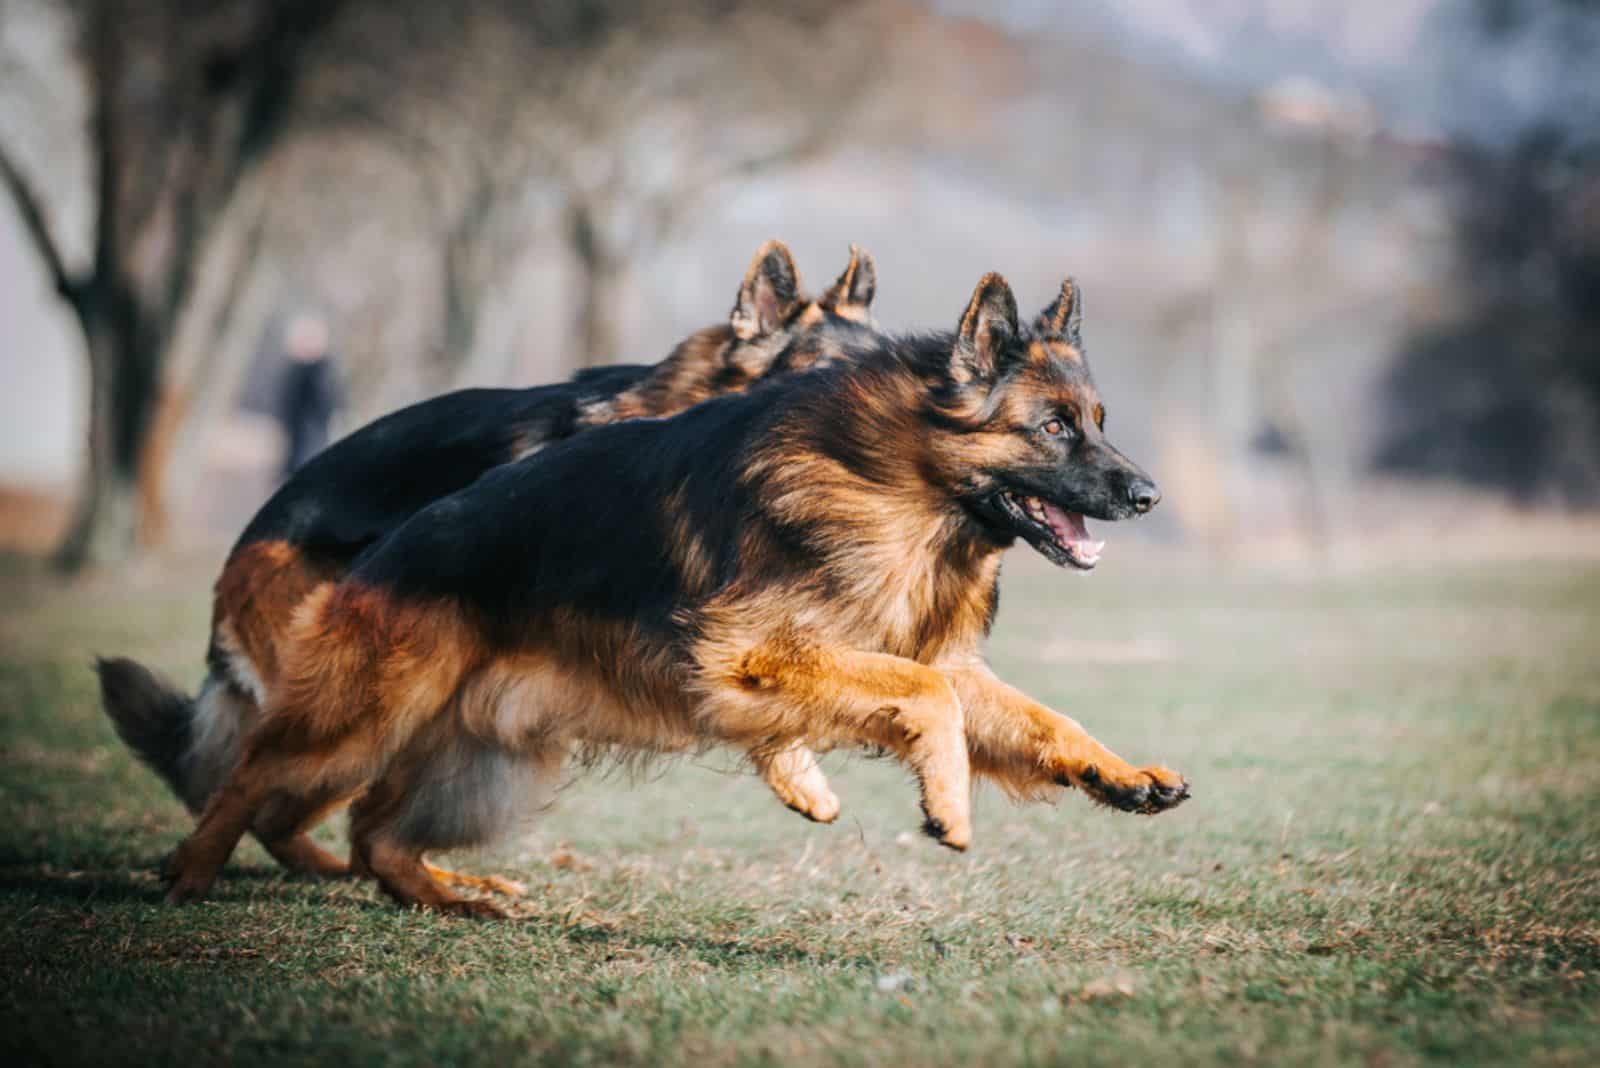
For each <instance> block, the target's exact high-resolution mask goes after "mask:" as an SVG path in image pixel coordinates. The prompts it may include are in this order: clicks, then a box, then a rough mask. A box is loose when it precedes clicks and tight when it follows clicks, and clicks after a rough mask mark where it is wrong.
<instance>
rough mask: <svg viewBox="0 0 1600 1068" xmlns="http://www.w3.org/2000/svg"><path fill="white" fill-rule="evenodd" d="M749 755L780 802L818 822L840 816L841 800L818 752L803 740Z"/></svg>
mask: <svg viewBox="0 0 1600 1068" xmlns="http://www.w3.org/2000/svg"><path fill="white" fill-rule="evenodd" d="M750 758H751V759H752V760H753V761H754V762H755V765H756V770H757V771H759V772H760V773H761V778H762V780H763V781H764V782H765V783H766V784H767V788H768V789H770V790H771V791H772V792H773V793H774V794H776V795H777V796H778V800H779V801H782V802H783V803H784V804H785V805H788V806H789V807H790V808H792V809H794V810H795V811H796V812H798V813H800V815H802V816H804V817H805V818H806V819H808V820H816V821H817V822H818V823H832V822H833V821H834V820H836V819H838V818H839V799H838V798H837V797H836V796H834V793H833V789H832V788H831V787H830V786H829V785H828V777H827V776H826V775H824V774H823V773H822V766H821V765H820V764H818V763H817V754H815V753H813V752H812V751H811V750H810V748H809V747H807V746H806V745H805V744H804V743H802V742H799V741H793V742H790V743H789V744H788V745H786V746H784V747H783V748H781V749H779V750H777V751H775V752H767V751H766V750H764V749H763V750H757V751H756V752H754V753H752V754H750Z"/></svg>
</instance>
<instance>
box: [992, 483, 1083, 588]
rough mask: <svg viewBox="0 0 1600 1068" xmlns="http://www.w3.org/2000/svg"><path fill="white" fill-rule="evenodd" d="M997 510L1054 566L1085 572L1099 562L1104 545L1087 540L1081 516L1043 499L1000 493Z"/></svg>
mask: <svg viewBox="0 0 1600 1068" xmlns="http://www.w3.org/2000/svg"><path fill="white" fill-rule="evenodd" d="M999 500H1000V507H1001V509H1002V510H1003V511H1004V512H1005V514H1006V516H1007V517H1008V518H1009V519H1010V520H1011V523H1012V525H1013V526H1014V527H1016V530H1017V533H1019V534H1021V535H1022V536H1023V537H1024V538H1026V539H1027V540H1028V544H1029V545H1032V546H1033V547H1034V548H1035V549H1038V550H1039V552H1040V554H1041V555H1042V556H1044V558H1045V559H1046V560H1049V561H1050V562H1051V563H1053V564H1057V565H1065V564H1071V565H1072V566H1073V567H1076V568H1078V569H1079V570H1082V571H1088V570H1089V569H1090V568H1092V567H1094V565H1095V564H1098V563H1099V562H1100V553H1101V551H1102V550H1104V549H1105V547H1106V543H1105V542H1103V541H1096V540H1095V539H1093V538H1091V537H1089V528H1088V527H1086V526H1085V525H1084V522H1083V516H1081V515H1079V514H1078V513H1077V512H1069V511H1067V510H1066V509H1064V508H1060V507H1057V506H1056V505H1054V504H1051V503H1050V502H1049V501H1047V500H1045V499H1044V498H1042V497H1030V496H1028V495H1026V494H1022V493H1013V492H1012V491H1011V490H1003V491H1002V492H1001V493H1000V497H999Z"/></svg>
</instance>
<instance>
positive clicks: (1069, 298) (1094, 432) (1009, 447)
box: [928, 274, 1160, 570]
mask: <svg viewBox="0 0 1600 1068" xmlns="http://www.w3.org/2000/svg"><path fill="white" fill-rule="evenodd" d="M1082 320H1083V307H1082V297H1081V295H1080V293H1079V291H1078V287H1077V286H1076V285H1074V284H1073V282H1072V281H1071V280H1070V279H1069V280H1067V281H1066V282H1064V283H1063V284H1062V286H1061V292H1060V295H1059V296H1057V298H1056V299H1055V301H1054V302H1053V303H1051V304H1050V306H1049V307H1047V308H1045V310H1044V311H1043V312H1041V313H1040V315H1039V317H1038V318H1037V319H1035V320H1034V322H1033V323H1032V324H1030V325H1027V326H1024V325H1022V324H1021V323H1019V322H1018V319H1017V303H1016V299H1015V298H1014V297H1013V296H1012V293H1011V287H1010V286H1008V285H1007V284H1006V282H1005V279H1003V278H1001V277H1000V276H999V275H997V274H989V275H985V276H984V278H983V280H982V281H981V282H979V283H978V288H977V290H976V291H975V292H974V293H973V295H972V300H971V302H970V303H969V304H968V305H967V309H966V311H965V313H963V315H962V317H961V323H960V326H959V327H958V329H957V331H956V334H955V337H954V339H953V343H952V344H951V345H950V346H949V347H948V348H947V349H944V350H942V352H941V360H940V365H939V366H938V367H936V368H934V369H932V371H931V380H932V384H931V392H930V397H931V400H932V403H931V405H930V407H929V412H928V414H929V418H931V419H933V420H934V422H935V424H936V425H937V426H940V427H941V428H944V429H947V430H948V432H947V433H937V434H935V435H933V440H934V441H935V442H936V443H937V445H936V449H937V452H936V456H937V468H938V470H939V471H940V473H941V477H942V480H943V481H944V482H945V483H946V485H947V486H948V487H949V488H950V490H951V492H952V494H953V495H954V496H955V497H956V498H957V500H959V501H960V503H961V505H962V507H963V508H964V509H965V510H966V512H967V514H968V515H969V516H970V517H971V519H972V520H973V521H974V522H975V523H976V524H977V525H978V526H979V527H980V528H982V530H983V531H985V532H986V533H987V534H988V535H990V536H991V537H993V538H994V539H995V540H997V541H1000V542H1001V543H1003V544H1009V543H1010V541H1011V540H1012V539H1013V538H1018V537H1020V538H1023V539H1024V540H1026V541H1027V542H1028V544H1030V545H1032V546H1033V547H1034V548H1035V549H1037V550H1038V551H1039V552H1040V553H1041V554H1042V555H1043V556H1044V557H1045V558H1046V559H1048V560H1050V561H1051V562H1052V563H1055V564H1058V565H1063V566H1065V565H1068V564H1070V565H1072V566H1073V567H1076V568H1080V569H1082V570H1088V569H1089V568H1092V567H1094V565H1095V564H1096V563H1098V562H1099V559H1100V552H1101V550H1102V548H1104V542H1101V541H1096V540H1095V539H1093V538H1091V537H1090V536H1089V532H1088V529H1087V528H1086V527H1085V525H1084V519H1085V517H1089V518H1093V519H1107V520H1116V519H1127V518H1129V517H1131V516H1135V515H1141V514H1143V513H1145V512H1148V511H1149V510H1150V509H1151V508H1153V507H1155V504H1156V502H1157V501H1158V500H1160V493H1159V491H1158V490H1157V489H1156V484H1155V482H1153V481H1152V480H1151V478H1150V476H1149V475H1147V474H1145V472H1144V471H1142V470H1141V469H1140V468H1139V467H1138V466H1137V465H1136V464H1134V463H1133V462H1132V461H1131V460H1129V459H1128V458H1127V457H1126V456H1124V455H1122V453H1120V452H1118V451H1117V450H1116V448H1115V447H1113V446H1112V444H1111V442H1110V441H1108V440H1107V439H1106V433H1105V425H1106V411H1105V406H1104V405H1103V404H1102V403H1101V401H1100V394H1099V392H1098V391H1097V390H1096V389H1095V385H1094V379H1093V378H1092V377H1091V376H1090V374H1089V365H1088V363H1087V361H1086V360H1085V357H1084V349H1083V336H1082V325H1083V322H1082Z"/></svg>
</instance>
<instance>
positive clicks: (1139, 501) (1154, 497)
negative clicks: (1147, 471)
mask: <svg viewBox="0 0 1600 1068" xmlns="http://www.w3.org/2000/svg"><path fill="white" fill-rule="evenodd" d="M1160 500H1161V491H1160V490H1158V489H1156V484H1155V483H1154V482H1151V481H1150V480H1149V479H1147V478H1136V479H1134V480H1133V485H1131V486H1129V487H1128V503H1129V504H1131V505H1133V510H1134V511H1135V512H1139V513H1140V514H1143V513H1145V512H1148V511H1149V510H1150V509H1152V508H1154V507H1155V506H1156V502H1158V501H1160Z"/></svg>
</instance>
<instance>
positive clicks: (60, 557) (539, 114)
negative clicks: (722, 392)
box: [0, 0, 1600, 568]
mask: <svg viewBox="0 0 1600 1068" xmlns="http://www.w3.org/2000/svg"><path fill="white" fill-rule="evenodd" d="M1597 57H1600V4H1596V3H1594V2H1591V0H1455V2H1448V0H1343V2H1338V3H1335V2H1332V0H1079V2H1072V3H1067V2H1063V3H1047V2H1043V0H995V2H990V3H977V2H966V0H944V2H938V3H931V4H917V3H911V2H908V0H881V2H876V0H847V2H831V0H797V2H786V3H737V2H732V0H681V2H674V3H647V2H629V0H592V2H583V0H552V2H545V3H514V2H511V0H473V2H462V3H458V4H438V3H431V2H430V3H420V2H411V0H319V2H307V0H276V2H274V0H215V2H211V3H195V2H190V0H81V2H71V0H0V549H10V550H21V551H26V552H29V553H39V554H51V555H53V556H54V558H55V559H56V560H57V561H58V562H60V563H61V564H63V565H64V566H66V567H68V568H76V567H80V566H82V565H84V564H88V563H101V562H114V561H119V560H123V559H126V558H127V557H129V556H130V555H135V554H140V553H148V552H150V551H151V550H154V549H163V550H167V549H171V550H180V549H183V548H185V547H194V546H214V545H216V544H217V543H225V542H227V541H228V540H230V539H231V538H232V537H233V536H234V534H235V533H236V532H237V530H238V529H239V527H240V526H241V525H242V524H243V522H244V521H245V520H246V519H248V517H249V516H250V514H251V513H252V512H253V511H254V509H255V508H256V507H257V506H258V505H259V503H260V502H261V500H262V499H263V498H264V496H265V495H266V494H267V493H268V492H270V490H271V488H272V487H273V485H274V484H275V480H276V479H277V478H278V477H280V472H281V470H282V468H283V464H284V457H285V455H286V453H287V452H288V451H289V450H291V449H303V448H305V447H308V446H307V445H306V442H307V441H308V440H309V441H310V442H311V443H312V444H313V445H314V444H315V443H316V441H317V440H318V439H317V438H316V435H315V434H313V435H312V436H311V437H310V438H309V439H307V438H305V437H304V436H299V437H297V436H296V435H297V434H298V433H299V431H297V430H296V429H295V427H294V425H293V424H294V421H293V420H292V419H291V420H288V421H286V420H285V419H284V418H283V415H284V411H285V405H286V404H287V403H288V402H286V401H285V397H286V396H289V395H290V394H291V393H293V394H295V395H297V396H302V401H297V402H294V403H295V404H302V403H312V404H313V405H314V406H320V407H322V408H325V409H327V410H329V411H332V412H334V415H333V427H332V432H333V433H334V434H335V435H337V434H338V433H339V432H340V431H341V430H348V429H351V428H353V427H355V426H357V425H360V424H361V423H363V422H365V421H367V420H369V419H371V418H373V417H375V416H377V415H379V414H381V413H383V412H385V411H388V410H390V409H393V408H395V407H398V406H400V405H403V404H406V403H409V402H412V401H415V400H418V399H420V398H423V397H426V396H429V395H431V394H434V393H437V392H440V391H443V390H448V389H453V388H458V387H461V386H467V385H525V384H534V383H539V382H545V381H550V380H556V379H561V378H565V377H566V376H568V375H569V374H570V373H571V372H573V371H574V370H575V369H577V368H579V367H582V366H586V365H593V364H600V363H607V362H614V361H623V360H625V361H654V360H656V359H659V358H660V357H661V356H663V355H665V353H666V352H667V351H668V350H669V348H670V347H671V345H672V344H673V343H674V341H675V340H676V339H678V338H680V337H681V336H682V335H684V334H685V333H687V332H689V331H690V330H693V329H696V328H698V327H700V326H703V325H706V324H708V323H711V322H715V321H720V320H721V319H723V317H724V316H725V315H726V314H727V311H728V308H729V307H730V305H731V304H732V301H733V296H734V292H735V289H736V288H737V285H738V282H739V279H740V277H741V275H742V273H743V270H744V268H745V266H746V264H747V262H748V260H749V257H750V256H751V255H752V254H753V252H754V250H755V248H756V247H757V245H758V244H759V243H760V242H761V241H762V240H764V239H766V238H769V237H780V238H782V239H784V240H785V241H787V242H788V243H789V244H790V245H791V247H792V248H793V249H794V250H795V253H796V255H797V257H798V258H799V262H800V267H801V269H802V271H803V273H804V275H805V280H806V282H807V283H808V284H809V286H810V288H811V289H813V290H819V289H821V288H823V287H824V286H825V285H826V284H827V283H828V282H829V281H830V280H831V279H832V278H833V277H834V276H835V275H836V274H837V273H838V272H839V271H840V270H841V269H842V267H843V266H844V263H845V258H846V255H847V249H848V245H849V244H850V243H851V242H858V243H860V244H862V245H864V246H865V247H866V248H868V249H869V250H870V251H871V252H872V253H873V254H874V255H875V256H876V258H877V262H878V268H879V282H880V284H879V288H878V297H877V302H876V305H875V310H876V312H877V313H878V316H879V318H880V320H881V321H882V322H883V323H884V324H885V325H886V326H888V327H891V328H924V327H948V326H952V325H953V324H954V322H955V320H956V319H957V317H958V316H959V313H960V311H961V309H962V307H963V306H964V303H965V300H966V298H967V296H968V295H969V293H970V291H971V287H972V286H973V284H974V283H975V281H976V280H977V278H978V277H979V275H980V274H982V273H983V272H984V271H987V270H999V271H1001V272H1003V273H1004V274H1005V275H1006V276H1007V277H1008V278H1009V279H1010V281H1011V282H1012V284H1013V286H1014V287H1015V288H1016V289H1017V291H1018V295H1019V298H1020V299H1021V300H1022V302H1023V304H1024V307H1025V310H1027V309H1030V308H1035V307H1042V306H1043V305H1044V304H1045V303H1046V302H1047V300H1048V298H1049V297H1050V296H1051V294H1052V293H1053V292H1054V290H1055V288H1056V287H1057V286H1058V285H1059V283H1060V280H1061V278H1062V277H1063V276H1064V275H1067V274H1069V273H1070V274H1072V275H1075V276H1076V277H1077V278H1078V280H1079V281H1080V283H1081V284H1082V286H1083V289H1084V292H1085V294H1086V307H1087V314H1086V337H1087V338H1088V342H1089V351H1090V359H1091V362H1092V364H1093V366H1094V368H1095V371H1096V374H1097V377H1098V378H1099V380H1100V385H1101V389H1102V392H1103V394H1104V395H1105V396H1106V398H1107V403H1108V407H1109V409H1110V413H1111V414H1110V419H1111V431H1112V434H1113V437H1114V439H1115V440H1117V441H1118V442H1119V444H1121V445H1122V446H1123V447H1124V449H1125V450H1126V451H1127V452H1129V453H1130V454H1131V455H1133V456H1134V457H1135V458H1137V459H1139V460H1140V461H1141V462H1143V463H1144V464H1145V465H1146V466H1147V467H1149V468H1150V469H1151V470H1152V471H1153V472H1154V473H1155V474H1156V475H1157V477H1158V479H1159V481H1161V482H1162V484H1163V487H1164V489H1165V490H1166V504H1165V505H1164V506H1163V508H1162V509H1159V510H1158V513H1157V515H1156V516H1154V517H1152V520H1151V521H1150V522H1148V523H1144V524H1140V526H1139V527H1138V528H1137V536H1138V538H1140V539H1142V540H1143V541H1144V542H1146V543H1148V544H1161V545H1165V546H1171V547H1177V548H1179V549H1181V550H1183V551H1185V552H1193V553H1195V554H1200V555H1202V556H1203V557H1204V558H1206V559H1214V560H1217V561H1221V562H1228V561H1237V560H1243V559H1263V558H1265V559H1291V560H1299V561H1335V562H1337V561H1345V560H1355V561H1362V560H1374V559H1387V558H1389V557H1390V556H1391V555H1392V554H1394V553H1398V552H1411V553H1420V554H1422V555H1424V556H1431V555H1437V554H1441V553H1450V552H1455V551H1457V550H1460V551H1462V552H1470V553H1473V554H1478V553H1486V554H1491V555H1496V554H1498V555H1506V556H1527V555H1530V554H1535V555H1536V554H1548V555H1570V554H1571V553H1573V552H1592V551H1593V550H1594V549H1596V548H1600V537H1596V533H1597V531H1600V527H1596V526H1595V525H1594V522H1593V520H1591V519H1590V518H1589V516H1588V513H1587V511H1586V510H1588V509H1592V508H1593V507H1594V506H1595V505H1596V504H1597V503H1600V154H1597V148H1600V62H1597ZM308 367H315V368H318V370H317V371H316V372H315V373H312V372H309V371H307V370H306V368H308ZM296 391H298V392H296ZM304 397H310V398H311V400H310V401H309V402H307V401H304Z"/></svg>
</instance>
